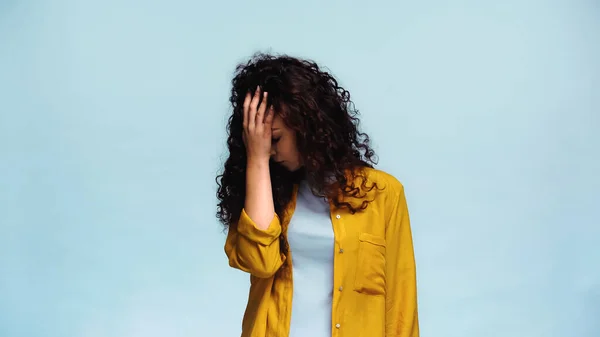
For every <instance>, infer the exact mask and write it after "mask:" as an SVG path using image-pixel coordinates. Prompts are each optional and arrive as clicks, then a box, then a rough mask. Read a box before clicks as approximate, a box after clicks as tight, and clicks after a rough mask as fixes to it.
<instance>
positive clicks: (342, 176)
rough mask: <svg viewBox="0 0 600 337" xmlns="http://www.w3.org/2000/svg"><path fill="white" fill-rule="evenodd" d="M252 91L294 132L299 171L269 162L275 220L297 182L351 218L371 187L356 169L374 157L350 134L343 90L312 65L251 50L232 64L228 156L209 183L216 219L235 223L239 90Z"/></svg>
mask: <svg viewBox="0 0 600 337" xmlns="http://www.w3.org/2000/svg"><path fill="white" fill-rule="evenodd" d="M257 86H260V87H261V88H262V89H263V90H265V91H267V92H268V93H269V96H268V100H269V102H268V103H269V104H270V105H272V106H273V107H274V109H275V113H276V114H278V115H279V116H281V118H282V119H283V121H284V123H285V124H286V125H287V126H288V127H290V128H291V129H292V130H294V131H295V133H296V138H297V139H296V141H297V145H298V151H299V152H300V155H301V156H302V160H303V163H304V167H303V169H302V171H301V172H295V173H293V172H288V171H287V170H285V169H284V168H282V167H280V166H279V165H277V164H275V163H271V164H270V168H271V184H272V189H273V197H274V198H273V199H274V204H275V212H276V213H277V214H278V215H279V216H283V212H284V211H285V208H286V206H287V204H288V203H289V202H290V200H291V198H292V193H293V187H294V184H295V183H297V181H298V179H300V178H306V179H308V181H309V183H310V185H311V186H312V187H313V189H314V190H316V191H320V193H321V195H323V196H327V197H328V198H329V199H330V200H331V201H332V202H333V204H334V205H335V206H336V207H338V208H343V207H345V208H348V209H349V210H350V212H352V213H355V212H357V211H361V210H364V209H366V208H367V206H368V203H369V202H370V200H366V199H367V198H366V192H367V191H370V190H372V189H373V188H374V187H377V185H376V184H375V183H373V185H371V186H366V184H367V179H366V177H365V176H364V173H363V172H362V170H360V168H364V167H373V166H374V165H375V164H376V161H377V159H376V157H375V153H374V151H373V149H372V148H371V147H370V146H369V137H368V135H366V134H365V133H361V132H359V130H358V125H359V119H358V117H357V116H358V114H359V113H358V110H356V109H355V107H354V104H353V103H352V101H351V100H350V93H349V92H348V91H347V90H346V89H344V88H342V87H341V86H340V85H339V84H338V82H337V80H336V79H335V78H334V77H333V76H332V75H331V74H330V73H329V72H327V71H325V70H323V69H322V68H321V67H319V66H318V65H317V64H316V63H315V62H313V61H310V60H302V59H298V58H294V57H290V56H287V55H282V56H274V55H269V54H262V53H258V54H255V55H254V56H253V57H252V58H251V59H250V60H249V61H248V62H247V63H245V64H240V65H238V66H237V68H236V71H235V76H234V78H233V80H232V89H231V96H230V98H229V101H230V103H231V106H232V110H233V113H232V115H231V116H230V117H229V120H228V124H227V134H228V138H227V147H228V150H229V157H228V158H227V160H226V161H225V167H224V170H223V172H222V174H220V175H218V176H217V178H216V181H217V185H218V191H217V198H218V200H219V203H218V206H217V214H216V215H217V218H218V219H219V221H220V222H221V223H222V224H223V225H224V226H225V227H228V226H232V225H233V226H235V224H236V222H237V220H238V219H239V217H240V214H241V211H242V208H243V205H244V198H245V189H246V149H245V146H244V143H243V140H242V119H243V101H244V98H245V95H246V93H247V92H248V91H251V92H252V91H254V90H255V89H256V87H257ZM357 176H360V177H362V179H361V180H362V183H361V184H360V186H355V179H356V178H357ZM332 178H334V179H332ZM340 191H341V192H342V193H340ZM346 197H350V198H358V199H363V200H362V202H361V203H360V204H359V205H358V206H357V205H356V204H353V203H350V202H348V201H345V198H346ZM284 241H285V240H284ZM284 249H285V248H282V250H284Z"/></svg>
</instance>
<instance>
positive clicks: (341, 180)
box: [217, 54, 419, 337]
mask: <svg viewBox="0 0 600 337" xmlns="http://www.w3.org/2000/svg"><path fill="white" fill-rule="evenodd" d="M232 84H233V88H232V90H231V97H230V102H231V104H232V107H233V114H232V116H231V117H230V118H229V122H228V125H227V131H228V135H229V137H228V139H227V145H228V149H229V158H228V159H227V161H226V162H225V168H224V171H223V174H221V175H219V176H218V177H217V183H218V185H219V189H218V193H217V196H218V198H219V204H218V211H217V216H218V218H219V219H220V221H221V222H222V223H223V224H224V225H225V226H226V227H228V234H227V240H226V243H225V252H226V254H227V256H228V258H229V265H230V266H232V267H234V268H237V269H240V270H242V271H245V272H247V273H249V274H250V284H251V286H250V295H249V299H248V304H247V308H246V313H245V315H244V319H243V323H242V336H243V337H250V336H252V337H267V336H268V337H280V336H281V337H284V336H285V337H287V336H290V337H325V336H339V337H358V336H368V337H378V336H382V337H383V336H385V337H392V336H395V337H396V336H401V337H409V336H411V337H414V336H418V335H419V327H418V318H417V295H416V272H415V261H414V254H413V245H412V237H411V230H410V223H409V217H408V211H407V206H406V200H405V197H404V190H403V186H402V185H401V184H400V182H399V181H398V180H396V179H395V178H394V177H393V176H391V175H389V174H387V173H385V172H382V171H380V170H376V169H374V168H373V165H374V159H373V158H374V152H373V150H372V149H371V148H370V146H369V138H368V136H367V135H365V134H364V133H360V132H359V131H358V123H359V121H358V119H357V117H356V115H357V111H355V110H354V109H353V104H352V102H351V100H350V94H349V92H348V91H346V90H345V89H343V88H342V87H341V86H339V85H338V83H337V81H336V80H335V79H334V78H333V77H332V75H330V74H329V73H328V72H326V71H324V70H322V69H321V68H320V67H319V66H318V65H317V64H315V63H313V62H311V61H307V60H300V59H297V58H292V57H288V56H279V57H276V56H271V55H264V54H258V55H256V56H255V57H254V58H253V59H251V60H250V61H249V62H248V63H247V64H243V65H240V66H238V68H237V71H236V74H235V77H234V79H233V81H232Z"/></svg>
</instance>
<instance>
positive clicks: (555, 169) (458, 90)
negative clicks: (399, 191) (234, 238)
mask: <svg viewBox="0 0 600 337" xmlns="http://www.w3.org/2000/svg"><path fill="white" fill-rule="evenodd" d="M256 51H272V52H275V53H289V54H291V55H295V56H301V57H308V58H311V59H314V60H315V61H317V62H319V63H321V64H322V65H324V66H327V67H328V68H329V69H330V70H331V71H332V72H333V73H334V74H335V75H336V76H337V78H339V80H340V82H341V83H342V85H343V86H345V87H346V88H347V89H349V90H350V92H351V93H352V95H353V98H354V102H355V104H356V107H357V108H358V109H359V110H360V111H361V115H362V126H363V130H365V131H367V132H368V133H369V134H370V135H371V137H372V139H373V142H374V146H375V149H376V150H377V153H378V154H379V157H380V165H379V168H381V169H383V170H386V171H388V172H390V173H392V174H394V175H395V176H396V177H397V178H398V179H400V180H401V181H402V182H403V183H404V185H405V188H406V194H407V198H408V201H409V208H410V210H411V217H412V226H413V235H414V240H415V250H416V256H417V264H418V285H419V306H420V319H421V330H422V336H424V337H429V336H435V337H481V336H485V337H494V336H502V337H506V336H510V337H537V336H539V337H552V336H556V337H593V336H600V215H599V213H598V212H599V211H598V210H599V208H600V207H599V206H600V194H599V192H598V191H599V189H600V159H599V157H600V131H599V129H600V116H599V115H600V3H599V2H598V1H597V0H587V1H584V0H520V1H518V0H507V1H492V0H479V1H475V0H471V1H469V0H457V1H443V0H429V1H391V0H390V1H372V2H367V1H360V2H358V1H356V2H353V1H316V0H305V1H300V2H298V1H294V2H291V1H290V2H288V1H274V0H266V1H222V2H218V1H212V2H209V1H191V0H171V1H165V0H163V1H159V0H155V1H141V0H140V1H129V0H125V1H123V0H121V1H117V0H104V1H85V0H79V1H76V0H54V1H50V0H46V1H44V0H38V1H34V0H31V1H26V0H0V336H2V337H71V336H72V337H107V336H110V337H158V336H165V337H167V336H168V337H179V336H185V337H188V336H190V337H191V336H202V337H222V336H223V337H230V336H238V335H239V332H240V330H241V319H242V315H243V311H244V307H245V304H246V299H247V290H248V276H247V275H245V274H243V273H242V272H239V271H235V270H233V269H231V268H229V266H228V264H227V260H226V258H225V254H224V252H223V243H224V238H225V235H224V233H223V230H222V227H221V226H220V225H219V223H218V222H217V221H216V218H215V216H214V213H215V203H216V198H215V190H216V185H215V182H214V177H215V175H216V173H217V172H218V170H219V169H220V167H221V165H222V160H223V159H224V152H223V150H224V139H225V130H224V126H225V120H226V118H227V117H228V114H229V107H228V94H229V90H230V87H229V85H230V80H231V76H232V73H233V70H234V68H235V65H236V64H237V63H238V62H242V61H244V60H246V59H247V58H248V57H249V56H251V55H252V54H253V53H254V52H256Z"/></svg>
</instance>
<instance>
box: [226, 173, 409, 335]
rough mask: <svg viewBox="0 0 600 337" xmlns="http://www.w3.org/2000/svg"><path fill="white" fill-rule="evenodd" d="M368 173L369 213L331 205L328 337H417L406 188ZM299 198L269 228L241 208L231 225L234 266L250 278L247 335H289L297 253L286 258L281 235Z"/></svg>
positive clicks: (229, 246)
mask: <svg viewBox="0 0 600 337" xmlns="http://www.w3.org/2000/svg"><path fill="white" fill-rule="evenodd" d="M365 173H366V176H367V183H368V186H370V184H371V183H373V182H375V183H377V186H378V188H374V189H372V190H371V191H370V192H367V199H368V200H373V201H372V202H371V203H369V205H368V207H367V208H366V210H364V211H359V212H357V213H355V214H351V213H350V211H349V210H348V209H346V208H342V209H336V208H335V207H334V206H333V204H331V206H330V209H331V211H330V213H331V222H332V224H333V231H334V236H335V255H334V268H333V283H334V291H333V301H332V317H331V320H332V321H331V336H332V337H418V336H419V323H418V315H417V286H416V269H415V258H414V251H413V243H412V234H411V229H410V220H409V216H408V209H407V205H406V199H405V197H404V188H403V186H402V184H401V183H400V182H399V181H398V180H397V179H396V178H394V177H393V176H391V175H389V174H387V173H385V172H383V171H380V170H376V169H365ZM357 185H358V186H360V182H358V184H357ZM295 201H296V199H295V196H294V198H293V199H292V202H291V203H290V205H289V207H288V208H287V210H286V212H285V214H284V216H282V218H281V219H280V218H279V217H278V216H277V215H275V217H274V218H273V220H272V221H271V224H270V225H269V227H268V228H267V229H266V230H260V229H258V228H257V227H256V225H255V223H254V222H253V221H252V220H251V219H250V218H249V217H248V214H246V212H245V211H244V210H242V214H241V216H240V219H239V221H238V223H237V228H236V226H230V228H229V232H228V234H227V241H226V243H225V252H226V254H227V256H228V258H229V265H230V266H232V267H234V268H237V269H240V270H243V271H245V272H248V273H250V284H251V285H250V295H249V298H248V305H247V307H246V313H245V314H244V319H243V322H242V337H287V336H288V334H289V329H290V318H291V308H292V287H293V279H292V276H293V275H292V273H291V263H289V264H286V266H284V267H283V268H281V267H282V265H283V264H284V261H286V260H289V261H290V262H291V258H292V256H291V252H288V254H287V256H285V255H283V254H281V252H280V248H279V244H280V240H279V237H280V235H281V234H282V232H283V233H285V231H286V230H287V225H288V223H289V221H290V219H291V216H292V214H293V212H294V208H295ZM344 201H350V202H352V201H351V200H349V199H345V200H344ZM356 202H357V205H358V204H359V203H360V202H361V200H360V199H359V200H356ZM287 265H289V266H287Z"/></svg>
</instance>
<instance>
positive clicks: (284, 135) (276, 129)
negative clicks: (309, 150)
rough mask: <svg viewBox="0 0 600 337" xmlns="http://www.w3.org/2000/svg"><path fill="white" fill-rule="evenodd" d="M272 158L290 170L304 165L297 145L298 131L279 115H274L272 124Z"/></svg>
mask: <svg viewBox="0 0 600 337" xmlns="http://www.w3.org/2000/svg"><path fill="white" fill-rule="evenodd" d="M271 131H272V134H271V159H272V160H273V161H274V162H277V163H278V164H280V165H281V166H283V167H285V168H286V169H288V170H289V171H292V172H293V171H296V170H298V169H299V168H301V167H302V159H301V158H300V153H299V152H298V147H297V145H296V133H295V132H294V130H292V129H290V128H289V127H287V126H286V125H285V123H284V122H283V119H282V118H281V117H280V116H279V115H277V114H276V115H275V116H274V117H273V124H272V125H271Z"/></svg>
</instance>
